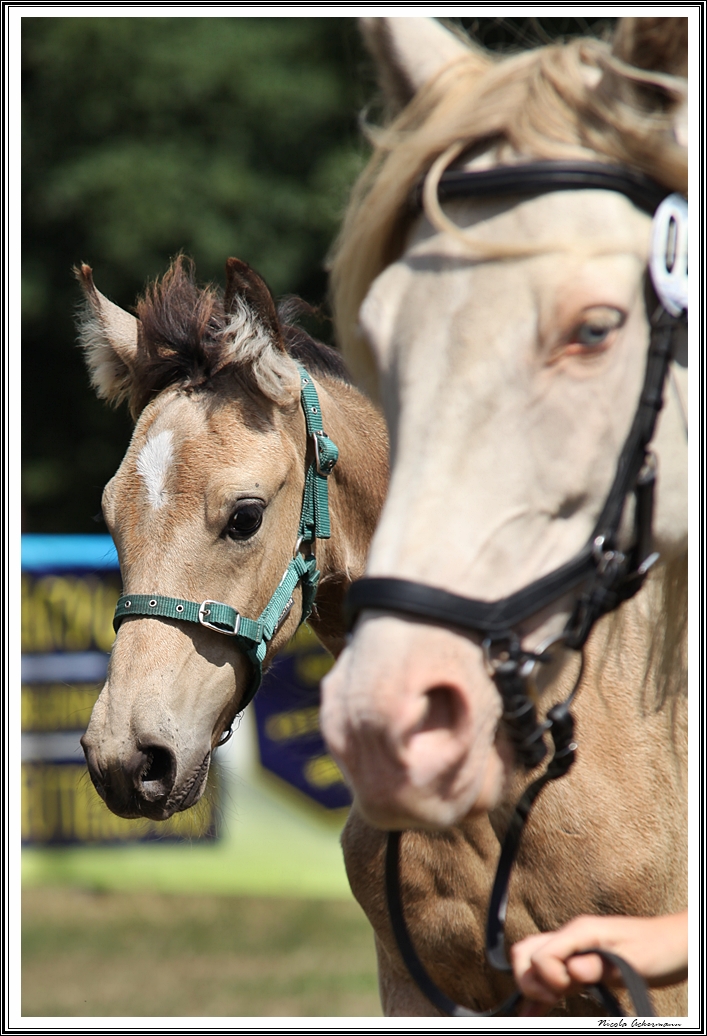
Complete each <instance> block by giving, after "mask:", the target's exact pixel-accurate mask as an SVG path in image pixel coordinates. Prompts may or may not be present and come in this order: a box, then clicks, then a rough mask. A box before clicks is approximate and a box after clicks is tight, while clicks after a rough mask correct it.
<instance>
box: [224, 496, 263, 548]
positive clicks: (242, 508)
mask: <svg viewBox="0 0 707 1036" xmlns="http://www.w3.org/2000/svg"><path fill="white" fill-rule="evenodd" d="M263 510H264V505H263V504H262V503H260V502H259V501H254V500H248V501H243V502H242V503H240V504H239V505H238V506H237V507H236V509H235V511H234V512H233V514H232V515H231V517H230V518H229V519H228V524H227V526H226V529H225V532H226V535H227V536H230V538H231V539H232V540H247V539H248V538H249V537H250V536H252V535H253V534H254V533H256V532H257V531H258V529H259V528H260V526H261V525H262V522H263Z"/></svg>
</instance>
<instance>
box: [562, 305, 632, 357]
mask: <svg viewBox="0 0 707 1036" xmlns="http://www.w3.org/2000/svg"><path fill="white" fill-rule="evenodd" d="M624 320H625V314H624V313H622V312H621V310H620V309H613V307H611V306H595V307H594V308H593V309H590V310H587V311H586V312H585V313H584V315H583V319H582V321H581V323H579V324H578V325H577V326H576V327H575V329H574V331H573V332H572V334H571V335H570V340H569V342H568V346H567V351H568V352H572V353H580V352H581V353H591V352H601V351H602V347H603V346H608V345H609V344H610V339H611V336H612V334H613V332H614V331H616V330H617V329H618V328H620V327H621V325H622V324H623V322H624Z"/></svg>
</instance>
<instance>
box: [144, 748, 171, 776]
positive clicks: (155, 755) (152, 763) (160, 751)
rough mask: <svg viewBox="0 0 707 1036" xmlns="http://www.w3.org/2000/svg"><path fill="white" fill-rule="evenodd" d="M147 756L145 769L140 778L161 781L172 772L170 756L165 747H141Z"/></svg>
mask: <svg viewBox="0 0 707 1036" xmlns="http://www.w3.org/2000/svg"><path fill="white" fill-rule="evenodd" d="M143 751H144V752H145V754H146V755H147V756H148V758H149V763H148V766H147V769H146V770H144V771H143V774H142V777H141V780H142V781H143V782H147V781H150V782H151V781H163V780H164V779H165V777H169V776H170V774H171V772H172V756H171V754H170V753H169V752H168V751H167V749H166V748H145V749H143Z"/></svg>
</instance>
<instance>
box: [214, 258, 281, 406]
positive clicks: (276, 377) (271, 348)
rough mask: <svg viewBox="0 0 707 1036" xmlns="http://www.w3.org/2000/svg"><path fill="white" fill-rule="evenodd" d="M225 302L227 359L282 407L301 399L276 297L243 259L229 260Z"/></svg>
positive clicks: (227, 261) (225, 346) (225, 348)
mask: <svg viewBox="0 0 707 1036" xmlns="http://www.w3.org/2000/svg"><path fill="white" fill-rule="evenodd" d="M223 305H224V309H225V310H226V313H227V314H228V315H229V317H231V320H230V323H229V325H228V327H227V328H226V332H225V334H226V337H225V340H224V353H223V356H224V360H226V361H227V362H230V363H235V364H237V365H238V366H239V367H240V369H241V370H242V371H247V372H249V373H250V375H251V377H252V378H253V379H254V381H255V383H256V385H257V386H258V388H259V389H260V391H261V392H262V393H263V395H264V396H267V398H268V399H271V400H273V402H275V403H278V404H279V405H280V406H284V405H287V404H288V403H292V402H294V401H296V400H297V399H299V393H300V377H299V372H298V370H297V365H296V363H295V362H294V360H293V359H292V357H291V356H290V354H289V353H288V351H287V348H286V346H285V340H284V338H283V336H282V328H281V326H280V320H279V318H278V315H277V309H276V307H275V300H274V299H273V297H272V294H271V293H270V289H269V288H268V286H267V284H266V283H265V281H264V280H263V278H262V277H260V276H259V275H258V274H257V273H256V272H255V270H253V269H251V267H250V266H249V265H248V263H244V262H243V260H242V259H227V260H226V291H225V294H224V297H223Z"/></svg>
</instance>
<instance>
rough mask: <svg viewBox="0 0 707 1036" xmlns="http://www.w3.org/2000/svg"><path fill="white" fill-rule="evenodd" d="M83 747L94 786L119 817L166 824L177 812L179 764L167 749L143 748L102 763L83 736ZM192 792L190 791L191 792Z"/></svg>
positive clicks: (147, 746)
mask: <svg viewBox="0 0 707 1036" xmlns="http://www.w3.org/2000/svg"><path fill="white" fill-rule="evenodd" d="M81 745H82V747H83V750H84V754H85V756H86V764H87V766H88V772H89V775H90V777H91V780H92V782H93V786H94V788H95V789H96V791H97V792H98V794H99V795H100V796H101V798H102V799H103V801H104V802H105V804H106V805H107V806H108V808H109V809H110V810H111V812H113V813H116V814H117V815H118V816H121V817H125V818H134V817H148V818H149V819H151V820H165V819H166V818H167V817H168V816H170V815H171V813H172V812H174V809H173V808H170V797H171V795H172V792H173V790H174V785H175V780H176V776H177V760H176V757H175V754H174V752H173V751H172V749H170V748H167V747H165V746H164V745H143V746H141V747H140V748H136V749H135V750H134V751H132V752H131V753H130V754H129V755H128V756H127V757H126V759H124V760H118V759H115V760H109V761H99V759H98V754H97V752H96V750H95V749H94V748H93V747H92V745H91V744H90V742H89V741H88V739H87V736H86V735H84V736H83V737H82V738H81ZM190 790H191V789H190Z"/></svg>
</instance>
